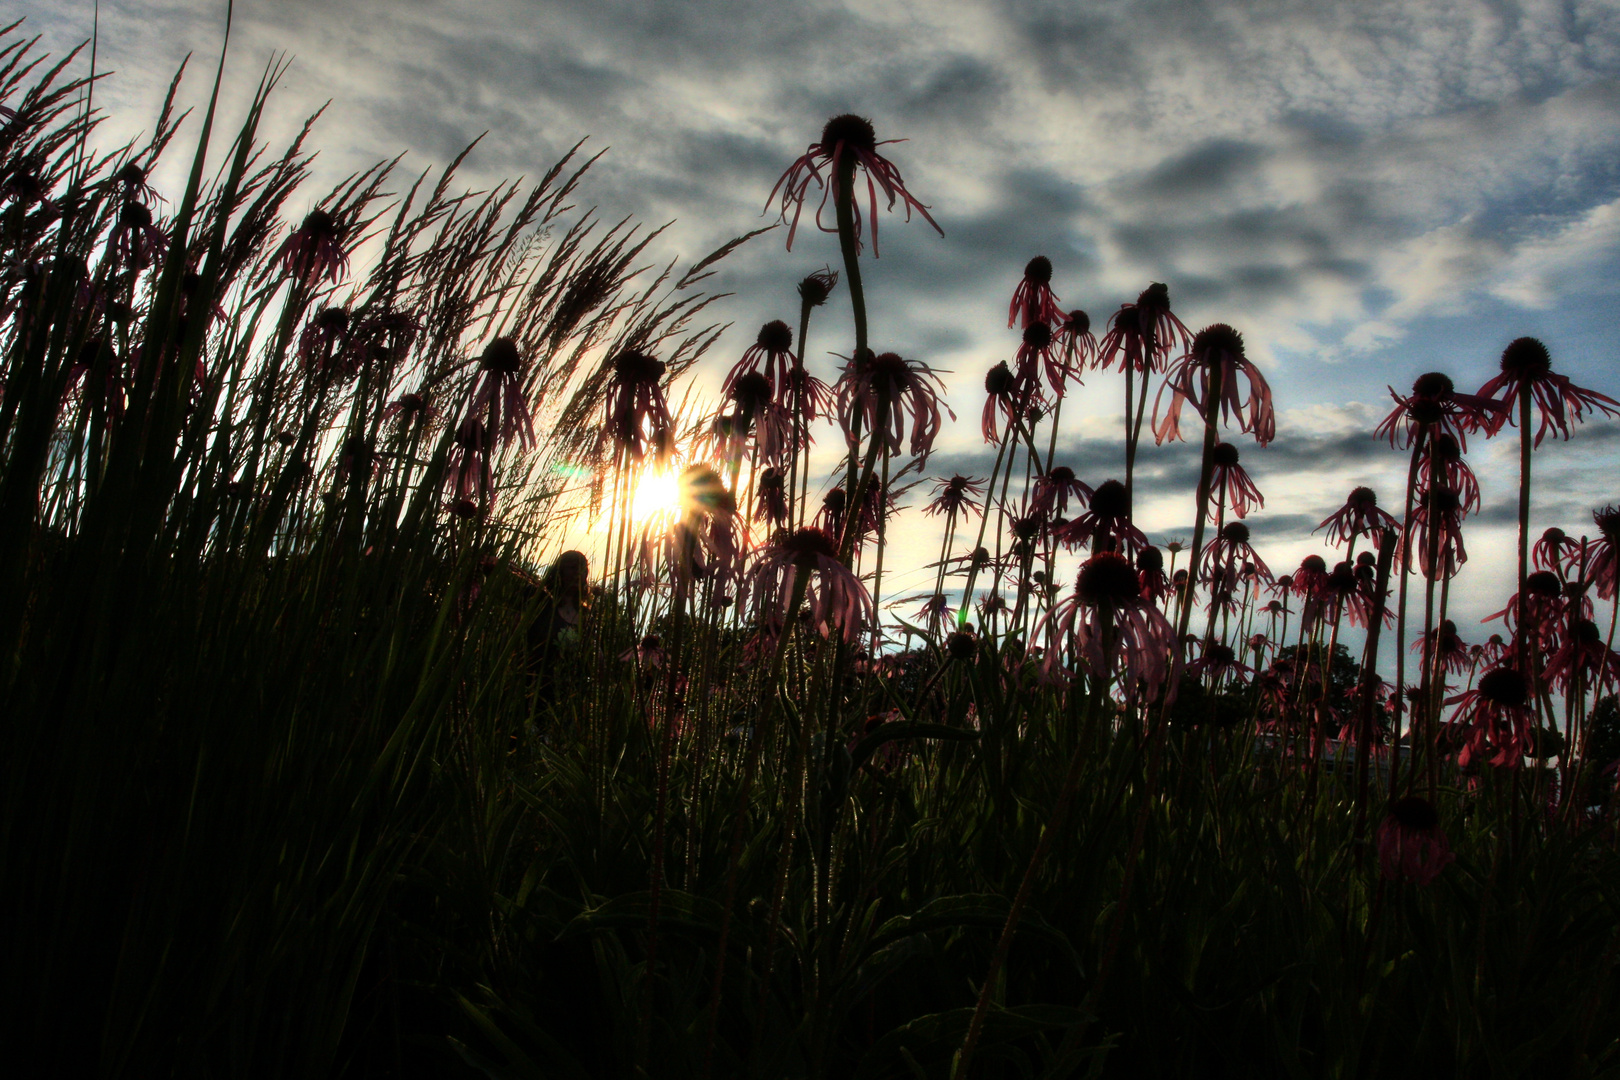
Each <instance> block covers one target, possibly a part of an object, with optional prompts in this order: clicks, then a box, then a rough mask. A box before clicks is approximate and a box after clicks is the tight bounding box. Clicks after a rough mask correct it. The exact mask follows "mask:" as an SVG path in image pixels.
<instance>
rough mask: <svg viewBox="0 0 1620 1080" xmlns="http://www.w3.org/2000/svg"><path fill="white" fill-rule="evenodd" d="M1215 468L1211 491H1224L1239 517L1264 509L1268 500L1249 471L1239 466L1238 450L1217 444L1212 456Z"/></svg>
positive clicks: (1212, 471) (1211, 473) (1229, 444)
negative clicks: (1258, 508)
mask: <svg viewBox="0 0 1620 1080" xmlns="http://www.w3.org/2000/svg"><path fill="white" fill-rule="evenodd" d="M1212 461H1213V465H1214V468H1213V469H1212V470H1211V472H1210V480H1209V483H1210V490H1212V491H1218V492H1220V491H1224V492H1225V493H1226V498H1227V505H1228V506H1230V507H1231V509H1232V513H1234V514H1236V515H1237V516H1238V517H1248V516H1249V511H1250V510H1253V509H1255V508H1256V507H1262V508H1263V507H1264V506H1265V505H1266V498H1265V496H1264V495H1261V494H1260V489H1259V488H1258V487H1256V486H1255V484H1254V481H1253V480H1252V479H1250V477H1249V473H1248V470H1247V469H1245V468H1244V467H1243V466H1242V465H1240V464H1238V448H1237V447H1236V446H1233V445H1232V444H1231V443H1224V442H1223V443H1216V444H1215V451H1214V454H1213V456H1212Z"/></svg>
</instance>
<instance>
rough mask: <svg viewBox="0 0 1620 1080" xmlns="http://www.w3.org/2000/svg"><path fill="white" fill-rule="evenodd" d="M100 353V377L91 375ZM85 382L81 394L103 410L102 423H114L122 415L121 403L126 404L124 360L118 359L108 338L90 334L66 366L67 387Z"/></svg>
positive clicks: (108, 424) (70, 389) (68, 389)
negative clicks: (102, 361)
mask: <svg viewBox="0 0 1620 1080" xmlns="http://www.w3.org/2000/svg"><path fill="white" fill-rule="evenodd" d="M103 356H105V358H106V370H105V371H104V372H103V373H102V377H101V378H99V379H96V378H90V377H89V376H90V374H91V372H93V371H94V370H95V367H96V361H97V360H99V359H101V358H102V357H103ZM81 383H82V384H83V386H84V396H85V399H86V400H88V401H89V402H90V403H91V404H93V405H98V406H100V407H101V408H102V410H104V417H103V420H102V423H103V425H104V426H110V425H113V424H117V423H118V422H119V421H120V420H122V419H123V417H124V407H125V405H126V404H127V401H126V393H125V387H124V363H123V361H122V360H120V359H119V356H118V352H117V350H116V349H114V348H113V345H112V343H111V342H109V341H107V340H105V339H103V338H91V339H89V340H88V341H86V342H85V343H84V344H83V345H81V346H79V351H78V354H77V355H76V356H75V357H74V360H73V363H72V364H71V365H70V366H69V367H68V374H67V391H68V392H71V391H72V390H73V389H74V388H75V387H78V386H79V385H80V384H81Z"/></svg>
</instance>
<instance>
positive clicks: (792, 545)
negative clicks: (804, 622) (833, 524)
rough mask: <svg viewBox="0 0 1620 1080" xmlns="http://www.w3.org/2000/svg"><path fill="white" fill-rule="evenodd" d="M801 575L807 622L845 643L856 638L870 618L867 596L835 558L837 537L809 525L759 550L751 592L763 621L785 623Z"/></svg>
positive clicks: (783, 534) (824, 634)
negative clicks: (835, 635) (808, 605)
mask: <svg viewBox="0 0 1620 1080" xmlns="http://www.w3.org/2000/svg"><path fill="white" fill-rule="evenodd" d="M800 575H805V577H804V578H803V580H805V582H806V584H805V598H806V599H807V600H808V601H809V604H810V622H811V625H812V626H813V627H815V628H816V629H817V630H818V631H819V632H820V633H821V634H822V636H824V637H831V636H832V635H833V634H834V633H839V634H842V636H843V639H844V640H845V641H855V640H856V639H857V638H858V637H859V636H860V633H861V629H862V627H864V626H866V625H868V624H869V623H871V622H872V621H873V618H874V613H873V610H872V597H871V595H870V594H869V593H868V592H867V591H866V586H865V585H863V584H862V583H861V580H860V578H858V577H856V576H855V574H854V573H852V572H851V571H850V569H849V567H847V566H845V565H844V564H843V563H841V562H839V561H838V541H837V540H836V539H835V538H834V537H833V535H832V534H831V533H828V532H825V531H823V530H821V529H817V528H813V527H808V528H803V529H798V530H796V531H794V532H792V533H786V532H784V533H780V534H778V536H777V538H776V539H775V540H774V541H773V542H772V543H771V544H770V546H769V547H767V548H766V549H765V550H764V551H763V552H762V553H761V554H760V558H759V562H758V564H757V565H756V567H755V569H754V594H755V595H756V596H757V597H758V598H759V603H760V605H761V612H762V613H763V614H764V615H765V616H766V617H767V618H768V619H775V620H778V621H779V622H781V623H783V624H785V623H786V620H787V617H788V616H789V615H790V614H791V612H789V611H788V610H787V606H788V604H789V603H790V602H791V600H792V596H793V591H794V587H795V583H796V582H797V581H799V580H801V578H800ZM811 575H813V576H811Z"/></svg>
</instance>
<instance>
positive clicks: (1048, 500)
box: [1030, 465, 1092, 515]
mask: <svg viewBox="0 0 1620 1080" xmlns="http://www.w3.org/2000/svg"><path fill="white" fill-rule="evenodd" d="M1091 495H1092V492H1091V485H1089V484H1087V483H1085V482H1084V481H1082V480H1081V479H1080V478H1079V477H1077V476H1075V475H1074V470H1073V469H1071V468H1069V467H1068V466H1067V465H1059V466H1057V467H1056V468H1054V469H1052V470H1051V471H1050V472H1045V473H1042V474H1041V475H1040V476H1038V477H1036V478H1035V493H1034V495H1033V496H1031V499H1030V506H1031V507H1032V508H1033V509H1034V510H1035V511H1036V512H1037V513H1041V514H1047V515H1061V514H1065V513H1067V512H1068V509H1069V500H1070V499H1073V500H1074V501H1075V502H1076V503H1077V504H1079V505H1081V506H1085V505H1086V504H1087V503H1088V502H1090V501H1091Z"/></svg>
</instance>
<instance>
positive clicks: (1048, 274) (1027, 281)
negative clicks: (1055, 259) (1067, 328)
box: [1007, 255, 1063, 328]
mask: <svg viewBox="0 0 1620 1080" xmlns="http://www.w3.org/2000/svg"><path fill="white" fill-rule="evenodd" d="M1062 318H1063V312H1062V311H1060V310H1059V309H1058V298H1057V295H1056V294H1055V293H1053V292H1052V260H1051V259H1048V258H1047V257H1046V256H1045V255H1037V256H1035V257H1034V258H1033V259H1031V260H1029V262H1028V263H1026V264H1025V266H1024V277H1023V279H1022V280H1021V281H1019V282H1018V288H1016V289H1014V290H1013V295H1012V303H1011V304H1009V305H1008V306H1007V326H1008V327H1009V328H1011V327H1012V325H1013V324H1014V323H1017V324H1018V325H1019V326H1022V327H1028V326H1029V325H1030V324H1031V323H1047V324H1052V323H1056V322H1058V321H1059V320H1060V319H1062Z"/></svg>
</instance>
